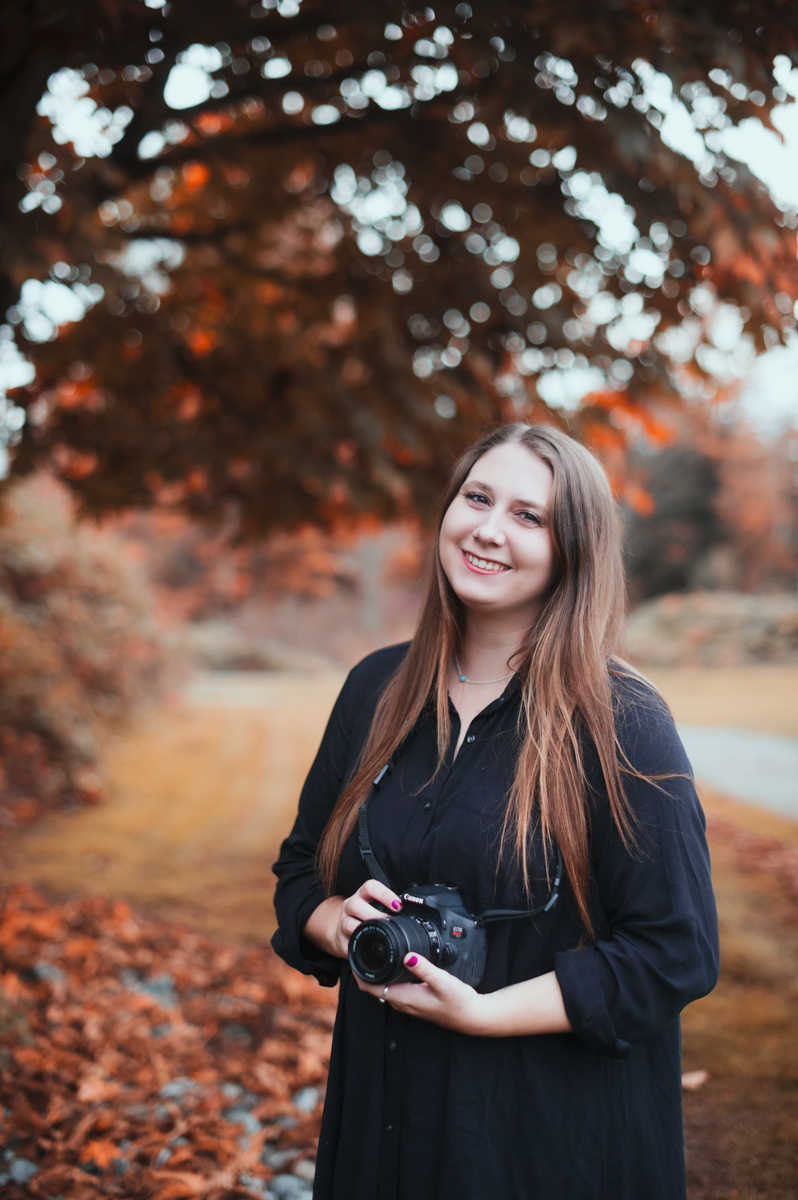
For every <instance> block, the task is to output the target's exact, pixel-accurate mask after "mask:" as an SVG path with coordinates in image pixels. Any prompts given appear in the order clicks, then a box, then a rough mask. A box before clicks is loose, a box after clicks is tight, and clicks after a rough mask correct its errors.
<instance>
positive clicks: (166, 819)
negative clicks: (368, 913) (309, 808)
mask: <svg viewBox="0 0 798 1200" xmlns="http://www.w3.org/2000/svg"><path fill="white" fill-rule="evenodd" d="M341 681H342V676H340V675H337V674H336V675H317V676H311V677H296V676H280V675H274V676H266V677H264V676H250V677H247V676H244V678H243V679H241V678H238V679H233V681H232V682H230V681H229V680H228V679H227V677H225V676H220V677H219V678H218V679H212V680H211V681H210V682H209V684H207V685H206V684H205V683H204V682H203V681H202V680H201V679H200V680H197V681H196V682H195V683H194V684H193V685H192V687H191V688H190V689H189V690H188V693H187V696H186V699H185V701H184V702H182V703H180V704H179V705H175V706H174V707H169V708H163V709H159V710H158V711H157V712H155V713H150V714H149V715H147V716H146V717H144V718H142V719H141V720H139V721H138V722H136V723H135V724H134V725H133V726H132V727H131V728H129V729H128V730H127V731H126V732H125V734H124V735H123V736H121V737H118V738H115V739H113V740H112V742H111V743H110V744H109V745H108V747H107V749H106V755H105V767H106V771H107V775H108V780H109V788H108V793H109V794H108V801H107V803H106V804H103V805H101V806H99V807H98V808H93V809H80V810H78V811H76V812H72V813H54V814H50V815H48V816H47V817H45V818H44V819H43V820H42V821H40V822H39V823H38V824H37V825H35V826H33V827H32V828H30V829H26V830H21V831H18V832H16V833H15V834H13V835H11V837H9V838H8V839H7V841H6V842H5V844H4V846H3V851H2V854H3V858H4V859H5V864H4V868H3V877H4V879H5V881H6V882H12V881H17V880H28V881H29V882H31V883H33V884H34V885H35V886H36V887H38V888H40V889H42V890H44V891H45V892H48V893H51V894H53V895H55V896H86V895H97V894H101V895H106V896H110V897H111V898H112V899H124V900H128V901H130V903H131V904H134V905H136V906H137V907H138V908H140V909H142V910H144V911H146V912H148V913H149V914H150V915H152V916H154V917H157V918H159V919H162V920H172V921H184V922H185V923H186V924H189V925H192V926H195V927H196V928H198V929H201V930H203V932H205V933H209V934H211V935H213V936H216V937H221V938H224V939H230V940H233V941H239V942H260V941H263V940H265V939H267V938H268V937H270V936H271V933H272V932H273V930H274V912H273V909H272V904H271V896H272V892H273V890H274V876H273V875H272V873H271V864H272V863H273V862H274V859H275V856H276V852H277V849H278V848H279V845H280V842H281V840H282V838H283V837H284V836H285V834H286V833H287V832H288V830H289V828H290V826H291V821H292V819H293V813H294V811H295V809H296V803H297V797H298V796H299V791H300V788H301V786H302V781H303V779H304V777H305V774H306V772H307V770H308V767H309V766H310V763H311V762H312V760H313V756H314V754H315V752H316V749H317V746H318V741H319V737H320V736H321V731H322V730H323V728H324V724H325V721H326V719H327V716H328V714H329V711H330V709H331V707H332V704H333V701H334V699H335V696H336V695H337V693H338V690H339V689H340V686H341Z"/></svg>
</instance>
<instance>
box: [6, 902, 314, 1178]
mask: <svg viewBox="0 0 798 1200" xmlns="http://www.w3.org/2000/svg"><path fill="white" fill-rule="evenodd" d="M335 1001H336V993H335V992H334V991H331V990H327V989H321V988H319V986H318V984H317V983H316V982H315V980H312V979H307V978H305V977H304V976H301V975H299V974H298V973H297V972H295V971H292V970H291V969H290V968H288V967H286V966H285V965H284V964H283V963H281V962H280V961H279V960H278V959H277V958H276V956H275V955H274V954H273V953H272V951H271V950H270V949H268V948H266V947H247V948H238V947H235V946H231V945H226V944H224V943H221V942H218V941H214V940H212V939H211V938H209V937H207V936H205V935H204V934H201V933H197V932H194V931H192V930H190V929H187V928H185V927H184V926H180V925H177V924H172V923H169V922H163V921H153V920H149V919H145V918H143V917H141V916H140V915H134V914H133V913H132V911H131V909H130V907H129V905H128V904H127V903H125V902H122V901H117V902H114V903H112V902H110V901H108V900H105V899H102V898H91V899H81V900H69V901H66V902H63V903H52V902H50V901H48V900H47V899H45V898H44V897H43V896H42V895H40V894H39V893H37V892H36V891H35V890H34V889H33V888H31V887H30V886H29V885H27V884H18V885H15V886H14V887H12V888H9V889H3V890H0V1070H1V1071H2V1082H1V1083H0V1144H1V1145H2V1150H1V1151H0V1189H1V1190H2V1194H3V1197H4V1200H22V1198H23V1197H28V1196H40V1197H51V1198H54V1200H55V1198H57V1197H61V1198H63V1200H96V1198H97V1197H99V1196H112V1197H114V1196H115V1197H120V1198H121V1197H124V1198H125V1200H128V1198H129V1200H139V1198H141V1200H144V1198H145V1197H146V1198H147V1200H182V1198H184V1197H186V1198H188V1197H192V1198H193V1197H196V1198H197V1200H206V1198H207V1200H220V1198H221V1197H222V1196H224V1197H233V1196H253V1197H260V1198H264V1197H266V1198H271V1197H274V1198H276V1200H289V1198H291V1200H294V1198H296V1200H301V1198H303V1197H308V1198H309V1196H310V1184H311V1181H312V1178H313V1170H314V1157H315V1147H316V1144H317V1141H318V1134H319V1126H320V1121H321V1100H322V1097H323V1092H324V1087H325V1083H326V1078H327V1069H328V1064H329V1053H330V1043H331V1037H332V1026H333V1022H334V1017H335Z"/></svg>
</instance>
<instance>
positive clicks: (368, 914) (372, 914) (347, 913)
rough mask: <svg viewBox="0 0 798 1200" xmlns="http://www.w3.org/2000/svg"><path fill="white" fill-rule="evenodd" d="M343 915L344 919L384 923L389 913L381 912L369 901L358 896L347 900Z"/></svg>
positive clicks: (342, 911)
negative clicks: (352, 918) (351, 918)
mask: <svg viewBox="0 0 798 1200" xmlns="http://www.w3.org/2000/svg"><path fill="white" fill-rule="evenodd" d="M341 915H342V917H343V918H344V919H347V918H349V917H354V918H355V920H356V921H372V920H375V919H376V920H378V921H384V920H385V918H386V917H387V916H388V913H384V912H380V910H379V909H378V908H373V907H372V906H371V905H370V904H369V903H368V901H367V900H361V899H360V897H358V896H351V897H350V899H349V900H347V902H346V904H345V905H344V907H343V909H342V910H341Z"/></svg>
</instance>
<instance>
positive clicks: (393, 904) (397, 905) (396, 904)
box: [391, 900, 402, 909]
mask: <svg viewBox="0 0 798 1200" xmlns="http://www.w3.org/2000/svg"><path fill="white" fill-rule="evenodd" d="M401 907H402V905H401V903H400V902H399V901H398V900H392V901H391V908H396V909H399V908H401Z"/></svg>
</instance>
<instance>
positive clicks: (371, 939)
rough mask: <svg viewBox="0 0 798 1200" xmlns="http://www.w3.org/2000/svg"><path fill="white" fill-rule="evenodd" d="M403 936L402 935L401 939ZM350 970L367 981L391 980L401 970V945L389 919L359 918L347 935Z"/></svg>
mask: <svg viewBox="0 0 798 1200" xmlns="http://www.w3.org/2000/svg"><path fill="white" fill-rule="evenodd" d="M403 940H404V939H402V941H403ZM349 962H350V964H351V966H352V970H353V971H354V972H355V974H356V975H359V976H360V978H361V979H365V980H366V981H367V982H368V983H393V982H395V980H396V979H397V978H398V977H399V975H400V974H401V972H402V945H401V943H400V939H399V937H398V936H397V931H396V929H395V928H393V922H392V921H363V922H362V923H361V924H360V925H358V927H357V929H356V930H355V931H354V933H353V934H352V936H351V938H350V939H349Z"/></svg>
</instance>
